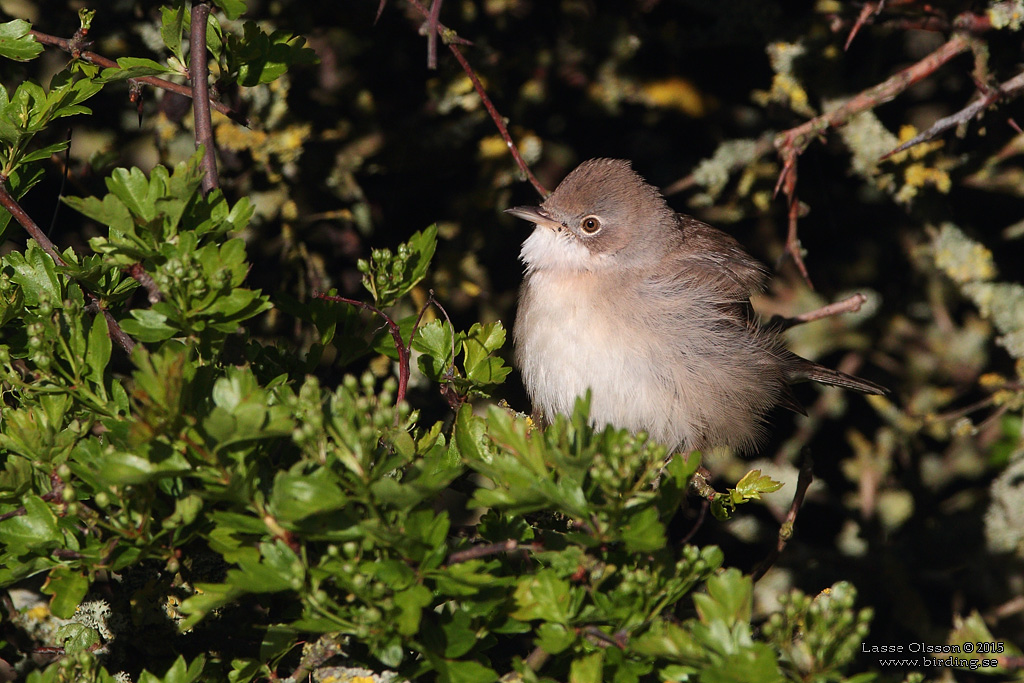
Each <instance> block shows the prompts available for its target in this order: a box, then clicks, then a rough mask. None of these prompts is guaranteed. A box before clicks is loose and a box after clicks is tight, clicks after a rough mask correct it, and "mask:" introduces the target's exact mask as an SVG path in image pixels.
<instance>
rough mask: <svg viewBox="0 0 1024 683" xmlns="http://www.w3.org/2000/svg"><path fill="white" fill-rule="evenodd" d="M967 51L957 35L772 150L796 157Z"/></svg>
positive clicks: (779, 138) (780, 138)
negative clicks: (818, 139) (819, 138)
mask: <svg viewBox="0 0 1024 683" xmlns="http://www.w3.org/2000/svg"><path fill="white" fill-rule="evenodd" d="M968 49H970V44H969V42H968V40H967V38H965V37H964V36H962V35H961V34H959V33H958V34H955V35H954V36H953V37H952V38H950V39H949V40H948V41H946V42H945V43H943V44H942V45H941V46H939V47H938V48H937V49H936V50H935V51H934V52H932V53H931V54H929V55H927V56H925V57H924V58H923V59H921V60H920V61H919V62H917V63H915V64H912V65H910V66H908V67H907V68H906V69H903V70H902V71H899V72H897V73H895V74H893V75H892V76H890V77H889V78H888V79H886V80H885V81H883V82H881V83H879V84H878V85H876V86H874V87H871V88H868V89H867V90H865V91H863V92H861V93H859V94H857V95H855V96H854V97H852V98H850V99H849V100H847V101H846V102H844V103H843V104H842V105H840V106H838V107H836V108H835V109H833V110H832V111H829V112H826V113H824V114H822V115H820V116H815V117H814V118H813V119H811V120H809V121H805V122H804V123H802V124H800V125H799V126H797V127H795V128H790V129H789V130H787V131H783V132H781V133H779V134H778V135H776V136H775V148H776V149H778V150H780V152H781V151H782V150H785V149H794V150H796V152H797V154H799V153H801V152H803V151H804V150H805V149H807V147H808V146H809V145H810V144H811V140H813V139H814V138H815V137H817V136H819V135H821V134H823V133H825V132H826V131H828V130H829V129H830V128H836V127H838V126H841V125H843V124H845V123H846V122H847V121H849V120H850V118H851V117H852V116H854V115H855V114H859V113H861V112H863V111H867V110H869V109H874V108H875V107H877V106H878V105H880V104H884V103H886V102H889V101H891V100H893V99H895V98H896V96H897V95H899V94H900V93H902V92H903V91H905V90H906V89H907V88H909V87H910V86H912V85H914V84H915V83H917V82H919V81H921V80H922V79H924V78H926V77H928V76H930V75H932V74H933V73H935V72H936V71H937V70H938V69H939V67H941V66H942V65H944V64H945V63H946V62H948V61H950V60H951V59H953V58H954V57H956V56H957V55H960V54H963V53H964V52H966V51H967V50H968Z"/></svg>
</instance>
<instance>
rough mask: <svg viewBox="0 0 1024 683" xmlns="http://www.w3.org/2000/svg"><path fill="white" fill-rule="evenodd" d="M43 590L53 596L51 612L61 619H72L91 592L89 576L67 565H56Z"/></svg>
mask: <svg viewBox="0 0 1024 683" xmlns="http://www.w3.org/2000/svg"><path fill="white" fill-rule="evenodd" d="M41 590H42V592H44V593H46V594H48V595H52V596H53V597H52V598H51V599H50V612H52V613H53V615H54V616H57V617H60V618H61V619H70V618H71V617H72V615H74V613H75V609H76V608H77V607H78V605H79V604H80V603H81V602H82V599H83V598H84V597H85V594H86V593H88V592H89V577H87V576H85V575H84V574H79V573H78V572H73V571H71V570H70V569H68V568H67V567H54V568H53V569H51V570H50V575H49V576H48V577H47V579H46V583H45V584H44V585H43V587H42V589H41Z"/></svg>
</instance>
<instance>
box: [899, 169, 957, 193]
mask: <svg viewBox="0 0 1024 683" xmlns="http://www.w3.org/2000/svg"><path fill="white" fill-rule="evenodd" d="M903 178H904V180H906V182H907V185H913V186H914V187H924V186H925V185H931V186H933V187H934V188H935V189H936V190H938V191H939V192H941V193H943V194H946V193H948V192H949V188H950V186H951V185H952V181H951V180H950V179H949V174H948V173H946V172H945V171H943V170H941V169H938V168H929V167H928V166H925V165H924V164H921V163H917V164H911V165H910V166H908V167H907V169H906V170H905V171H904V172H903Z"/></svg>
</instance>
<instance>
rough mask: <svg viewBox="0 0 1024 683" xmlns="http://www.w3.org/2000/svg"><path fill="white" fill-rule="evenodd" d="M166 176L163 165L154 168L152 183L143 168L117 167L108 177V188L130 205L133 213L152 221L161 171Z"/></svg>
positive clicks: (154, 215)
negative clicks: (158, 177) (158, 176)
mask: <svg viewBox="0 0 1024 683" xmlns="http://www.w3.org/2000/svg"><path fill="white" fill-rule="evenodd" d="M161 170H162V171H163V175H164V176H166V174H167V171H166V169H164V168H163V167H162V166H157V167H156V168H154V169H153V175H154V181H153V183H152V184H151V183H150V180H149V179H148V178H146V174H145V173H143V172H142V169H140V168H136V167H132V168H131V169H130V170H129V169H127V168H115V169H114V171H113V172H112V173H111V174H110V177H109V178H107V189H108V190H110V192H112V193H113V194H114V195H115V196H116V197H117V198H118V199H120V200H121V202H122V203H123V204H124V205H125V206H127V207H128V210H129V211H131V212H132V214H134V215H136V216H138V217H139V218H141V219H142V220H143V221H146V222H148V221H151V220H153V219H154V218H156V198H157V191H158V181H157V180H156V178H157V174H158V172H159V171H161Z"/></svg>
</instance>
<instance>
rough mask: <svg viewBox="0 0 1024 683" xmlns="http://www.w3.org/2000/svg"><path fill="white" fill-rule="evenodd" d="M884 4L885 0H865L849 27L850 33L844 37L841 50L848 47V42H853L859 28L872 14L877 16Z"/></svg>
mask: <svg viewBox="0 0 1024 683" xmlns="http://www.w3.org/2000/svg"><path fill="white" fill-rule="evenodd" d="M884 6H885V0H879V2H866V3H864V7H862V8H861V10H860V15H859V16H858V17H857V21H855V22H854V24H853V28H851V29H850V35H848V36H847V37H846V44H844V45H843V50H849V49H850V43H852V42H853V39H854V37H855V36H856V35H857V33H858V32H859V31H860V29H861V28H862V27H863V26H864V24H866V23H867V21H868V19H869V18H870V17H871V15H872V14H874V15H875V16H878V13H879V12H881V11H882V8H883V7H884Z"/></svg>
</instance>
